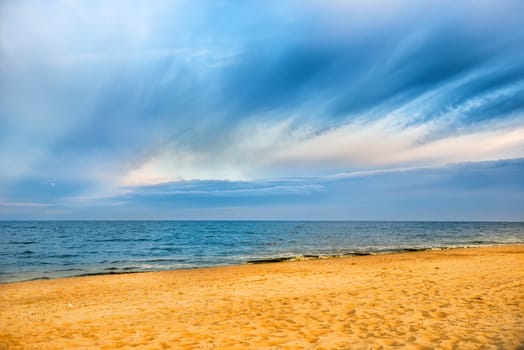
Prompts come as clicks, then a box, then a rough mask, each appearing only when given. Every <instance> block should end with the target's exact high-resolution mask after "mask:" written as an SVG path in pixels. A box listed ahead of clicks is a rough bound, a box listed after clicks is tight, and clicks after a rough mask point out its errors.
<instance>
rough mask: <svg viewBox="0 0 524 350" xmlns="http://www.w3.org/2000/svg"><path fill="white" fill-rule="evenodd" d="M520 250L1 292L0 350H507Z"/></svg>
mask: <svg viewBox="0 0 524 350" xmlns="http://www.w3.org/2000/svg"><path fill="white" fill-rule="evenodd" d="M523 310H524V246H522V245H514V246H500V247H487V248H470V249H453V250H444V251H425V252H414V253H403V254H391V255H380V256H360V257H348V258H334V259H326V260H310V261H297V262H283V263H274V264H257V265H242V266H232V267H220V268H206V269H196V270H185V271H170V272H154V273H140V274H127V275H104V276H89V277H78V278H65V279H57V280H48V281H31V282H22V283H11V284H3V285H0V324H1V326H0V348H1V349H121V348H122V349H141V348H144V349H169V348H172V349H212V348H217V349H280V348H283V349H322V348H324V349H350V348H351V349H375V348H377V349H379V348H393V347H400V348H406V349H438V348H442V349H452V348H456V349H482V348H486V349H491V348H493V349H518V348H522V346H523V344H524V312H523Z"/></svg>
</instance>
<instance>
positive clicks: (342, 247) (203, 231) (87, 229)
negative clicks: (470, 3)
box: [0, 221, 524, 282]
mask: <svg viewBox="0 0 524 350" xmlns="http://www.w3.org/2000/svg"><path fill="white" fill-rule="evenodd" d="M509 243H524V223H510V222H507V223H500V222H499V223H485V222H371V221H366V222H358V221H349V222H342V221H332V222H319V221H311V222H310V221H44V222H35V221H27V222H14V221H12V222H0V282H11V281H21V280H29V279H35V278H55V277H67V276H76V275H84V274H98V273H120V272H138V271H155V270H167V269H186V268H194V267H204V266H219V265H232V264H241V263H246V262H250V261H257V260H281V258H291V257H297V256H313V257H314V256H331V255H335V256H338V255H355V254H368V253H371V254H374V253H388V252H396V251H406V250H407V251H409V250H419V249H437V248H448V247H464V246H479V245H496V244H509Z"/></svg>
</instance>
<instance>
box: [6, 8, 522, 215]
mask: <svg viewBox="0 0 524 350" xmlns="http://www.w3.org/2000/svg"><path fill="white" fill-rule="evenodd" d="M523 22H524V6H523V4H522V2H520V1H513V0H508V1H504V2H495V1H492V0H481V1H475V2H473V1H465V2H464V1H463V2H457V1H451V0H449V1H448V0H446V1H428V2H425V3H424V4H418V3H414V2H413V1H407V0H405V1H404V0H396V1H393V2H391V1H382V0H376V1H368V2H361V1H330V2H328V3H326V2H324V1H316V0H313V1H284V2H282V1H268V2H256V1H245V2H242V3H230V2H201V3H198V4H195V3H194V2H188V1H180V0H176V1H169V0H162V1H155V2H145V1H144V2H140V1H139V2H133V3H130V2H127V1H116V2H111V3H108V2H104V1H53V0H52V1H46V2H39V1H32V0H27V1H16V2H0V60H1V61H2V65H1V67H0V169H2V171H1V172H0V195H1V196H2V197H3V198H7V199H9V201H11V202H27V203H31V202H35V203H36V202H39V201H41V200H45V201H46V202H47V201H49V202H50V203H58V202H60V201H63V200H67V199H70V198H77V199H86V200H85V201H83V200H78V201H77V203H80V202H81V203H84V202H88V201H89V200H87V199H89V198H90V199H93V198H98V200H100V201H103V199H104V198H108V197H112V198H113V197H117V196H116V194H118V195H122V196H121V198H127V197H125V196H123V194H124V190H123V189H124V188H125V189H126V190H125V191H130V192H133V189H134V188H137V189H141V188H142V186H145V185H154V184H165V183H171V182H174V181H179V182H183V181H191V180H205V181H213V180H225V181H231V182H235V183H236V182H242V181H244V182H250V183H251V182H253V181H256V182H257V181H265V180H268V179H283V178H289V177H300V178H310V179H311V178H318V177H322V176H331V175H334V174H339V173H355V172H370V171H371V172H374V171H381V170H384V169H391V168H413V167H421V168H425V167H435V166H440V165H442V164H447V163H450V162H468V161H485V160H496V159H511V158H521V157H524V135H523V134H524V129H523V127H522V125H523V122H524V114H523V113H524V63H523V62H524V52H523V51H522V49H521V48H522V47H524V34H523V32H522V30H521V26H522V23H523ZM46 179H53V181H54V183H55V184H56V186H55V187H54V188H52V189H51V188H50V186H49V184H46ZM271 181H273V180H271ZM310 185H311V186H312V187H311V189H313V188H315V186H317V184H316V183H311V184H310ZM217 186H218V185H217ZM275 186H277V185H275ZM278 186H281V185H278ZM278 186H277V187H278ZM282 186H284V187H280V189H281V190H282V192H283V193H287V192H290V191H292V190H291V187H286V186H288V185H282ZM303 186H305V187H303V188H304V189H307V188H308V187H307V184H303ZM269 188H273V187H268V189H269ZM214 190H216V192H215V193H228V192H227V191H238V192H235V193H244V192H246V193H251V192H250V191H254V192H253V193H255V192H256V193H265V192H264V191H265V190H264V189H263V188H258V189H240V188H236V189H227V190H225V189H219V188H217V189H214ZM176 191H180V189H177V190H176ZM210 191H211V192H212V191H213V189H211V190H210ZM220 191H226V192H220ZM125 193H128V192H125ZM202 195H203V194H202ZM268 198H272V197H271V195H268ZM333 198H334V197H333ZM93 200H94V199H93ZM126 200H127V199H126ZM279 200H282V198H280V199H279ZM119 203H120V202H119ZM228 207H235V205H234V203H232V202H231V203H229V204H228ZM4 208H5V206H4Z"/></svg>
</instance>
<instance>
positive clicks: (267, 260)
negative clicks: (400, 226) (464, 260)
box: [0, 243, 524, 286]
mask: <svg viewBox="0 0 524 350" xmlns="http://www.w3.org/2000/svg"><path fill="white" fill-rule="evenodd" d="M505 246H508V247H511V246H524V243H489V244H479V245H475V244H469V245H464V246H461V245H459V246H440V247H421V248H419V247H413V248H398V249H384V250H378V251H377V250H375V251H373V250H354V251H352V250H350V251H348V252H347V253H342V254H329V253H328V254H298V255H295V256H289V255H288V256H275V257H264V258H260V259H251V258H250V259H249V260H246V261H243V262H239V263H232V264H220V265H204V266H189V267H186V268H167V269H151V270H133V269H132V268H128V267H124V268H123V269H122V270H120V271H119V270H118V269H119V268H117V267H113V266H109V267H106V268H104V270H106V271H99V270H96V269H95V270H92V272H90V271H89V270H85V271H86V272H85V273H80V274H75V275H65V276H56V277H54V276H42V277H35V278H29V279H21V280H13V281H6V282H4V281H0V286H2V285H6V284H12V283H23V282H32V281H50V280H57V279H63V278H79V277H91V276H104V275H126V274H137V273H155V272H170V271H187V270H199V269H208V268H220V267H232V266H243V265H259V264H274V263H283V262H296V261H310V260H326V259H345V258H352V257H360V256H380V255H395V254H406V253H418V252H426V251H429V252H431V251H447V250H456V249H476V248H490V247H505ZM61 272H62V271H61ZM6 274H9V273H6Z"/></svg>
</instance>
